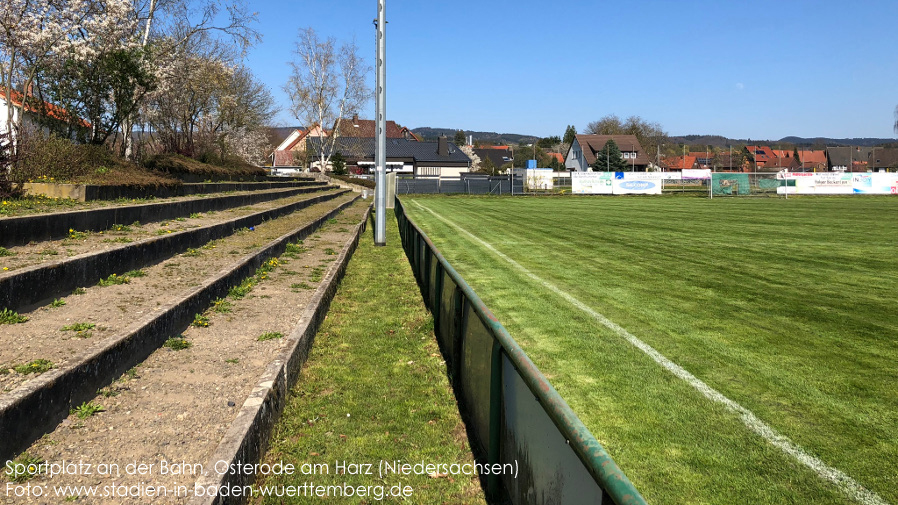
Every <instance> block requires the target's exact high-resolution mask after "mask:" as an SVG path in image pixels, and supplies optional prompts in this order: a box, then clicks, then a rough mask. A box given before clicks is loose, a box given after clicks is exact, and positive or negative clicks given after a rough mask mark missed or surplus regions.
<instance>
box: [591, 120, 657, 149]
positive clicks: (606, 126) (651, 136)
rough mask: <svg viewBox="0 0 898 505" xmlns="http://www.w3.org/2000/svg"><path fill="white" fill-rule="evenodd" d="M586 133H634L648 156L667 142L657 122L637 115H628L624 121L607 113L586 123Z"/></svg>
mask: <svg viewBox="0 0 898 505" xmlns="http://www.w3.org/2000/svg"><path fill="white" fill-rule="evenodd" d="M586 133H589V134H593V135H635V136H636V139H637V140H639V145H641V146H642V149H643V151H645V152H646V154H648V155H649V156H652V153H656V152H658V147H659V146H660V145H661V144H663V143H665V142H667V140H666V139H667V132H665V131H664V129H663V128H662V127H661V125H660V124H659V123H650V122H648V121H646V120H644V119H642V118H641V117H639V116H630V117H628V118H627V119H626V120H625V121H621V119H620V118H619V117H617V116H615V115H614V114H609V115H607V116H605V117H603V118H602V119H599V120H598V121H593V122H591V123H589V124H588V125H586Z"/></svg>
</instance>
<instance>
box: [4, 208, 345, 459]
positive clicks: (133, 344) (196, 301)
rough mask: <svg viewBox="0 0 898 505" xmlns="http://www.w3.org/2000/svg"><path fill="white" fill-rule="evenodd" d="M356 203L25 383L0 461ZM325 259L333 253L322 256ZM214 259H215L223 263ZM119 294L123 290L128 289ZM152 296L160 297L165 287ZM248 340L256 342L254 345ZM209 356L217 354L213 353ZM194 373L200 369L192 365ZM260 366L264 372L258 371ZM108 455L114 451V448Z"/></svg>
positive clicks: (9, 403)
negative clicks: (257, 272)
mask: <svg viewBox="0 0 898 505" xmlns="http://www.w3.org/2000/svg"><path fill="white" fill-rule="evenodd" d="M356 200H357V197H349V196H347V197H344V198H342V199H341V200H339V201H338V202H336V205H329V206H328V209H330V210H329V211H328V210H327V209H323V210H322V212H321V213H318V214H314V215H317V216H318V217H314V218H311V217H306V218H303V224H302V225H300V226H299V227H298V228H293V229H292V230H291V231H289V232H288V233H285V234H283V235H281V236H279V237H277V238H276V239H274V240H271V241H269V242H267V243H265V244H264V245H262V246H259V247H257V248H255V249H254V250H253V251H252V252H251V253H250V254H248V255H246V256H243V257H242V258H239V259H237V260H236V261H235V262H231V263H229V264H228V266H226V267H225V268H221V269H220V270H218V271H217V272H216V273H214V274H213V275H208V276H204V277H203V281H202V282H201V283H200V284H199V285H198V286H196V287H194V288H192V289H187V290H186V292H179V293H177V294H175V295H173V296H172V298H173V299H171V300H170V301H169V302H168V303H166V304H164V305H163V306H160V307H157V308H156V309H153V310H150V311H149V313H148V314H146V315H144V316H143V317H139V318H138V319H137V320H136V321H135V322H134V323H132V324H130V325H129V326H127V327H126V328H125V329H123V330H121V331H120V332H118V333H116V334H114V335H111V336H110V337H108V338H105V339H103V340H101V341H99V342H97V343H96V344H95V345H93V346H92V347H89V348H87V350H85V351H83V352H81V353H80V354H77V355H76V356H73V357H71V358H70V359H68V360H64V363H63V364H62V365H61V366H59V368H56V369H53V370H50V371H49V372H46V373H44V374H42V375H40V376H38V377H36V378H34V379H31V380H29V381H27V382H25V383H23V384H21V385H20V386H18V387H16V388H15V389H14V390H13V391H11V392H10V393H8V394H6V395H3V396H2V397H0V458H2V459H10V458H13V457H15V456H16V455H17V454H18V453H19V452H21V451H22V450H24V449H26V448H27V447H28V446H29V445H30V444H31V443H32V442H33V441H35V440H37V439H38V438H40V437H41V436H42V435H43V434H44V433H46V432H48V431H51V430H53V429H55V427H56V426H57V425H58V424H59V423H60V422H61V421H62V420H63V419H65V418H66V417H67V416H68V415H69V410H70V409H71V408H73V407H75V406H77V405H78V404H79V403H81V402H83V401H86V400H89V399H92V398H94V397H96V395H97V390H98V388H101V387H103V386H105V385H108V384H110V383H111V382H112V381H113V380H115V379H116V378H117V377H119V376H120V375H121V374H122V373H123V372H125V371H126V370H128V369H130V368H131V367H133V366H134V365H136V364H138V363H141V362H143V361H144V360H145V359H146V358H147V357H148V356H150V355H151V354H153V353H154V352H155V351H156V350H157V349H159V347H160V346H161V345H162V343H163V342H164V341H165V340H166V339H167V338H168V337H170V336H173V335H177V334H179V333H180V332H184V330H185V329H186V328H187V327H188V325H189V324H190V323H191V322H192V321H193V320H194V315H195V314H198V313H202V312H204V311H205V310H206V308H207V307H209V306H210V304H211V302H212V301H213V300H215V299H218V298H221V297H224V296H225V295H226V294H227V293H228V291H229V289H231V288H232V287H234V286H237V285H238V284H240V282H241V281H242V280H243V279H245V278H247V277H250V276H252V275H254V274H255V273H256V271H257V269H258V268H259V267H260V266H261V265H263V264H264V263H265V262H266V261H269V260H270V258H275V257H277V256H279V255H281V254H282V253H283V252H284V251H285V250H286V248H287V244H288V243H290V242H293V241H296V240H301V239H304V238H307V237H309V236H310V235H312V234H313V233H314V232H315V231H316V230H317V229H319V228H320V227H321V225H322V224H324V223H326V222H328V221H329V220H332V219H334V218H335V217H336V216H338V214H339V213H340V212H341V211H342V210H344V209H346V208H349V207H350V206H351V205H352V204H353V203H354V202H355V201H356ZM341 202H342V203H341ZM289 219H290V218H289V217H285V218H282V220H289ZM310 219H311V222H310V221H309V220H310ZM290 222H291V223H292V222H294V221H290ZM274 229H278V228H273V230H274ZM337 231H341V230H337ZM342 231H348V230H342ZM223 247H227V246H223ZM327 254H332V253H331V252H328V253H327ZM334 254H335V253H334ZM218 257H219V258H221V257H222V255H219V256H218ZM340 258H343V256H340ZM291 261H295V260H291ZM326 264H328V265H332V266H331V267H330V269H331V270H332V269H333V268H334V266H333V265H336V263H326ZM175 266H176V265H175ZM213 267H214V266H213ZM159 268H162V267H159ZM214 268H217V267H214ZM293 274H295V272H293ZM325 278H327V277H325ZM283 282H288V283H289V278H285V279H284V281H283ZM163 285H164V283H163ZM288 285H289V284H288ZM119 287H122V288H127V286H119ZM147 287H148V285H146V284H145V285H144V288H147ZM100 289H111V288H100ZM153 289H156V290H157V291H158V290H160V289H162V290H163V291H164V287H159V288H153ZM106 293H109V294H106ZM128 293H129V291H128V290H127V289H123V290H121V291H119V292H118V294H116V293H113V292H112V291H108V292H103V293H99V294H98V295H97V296H102V297H106V298H109V300H108V302H107V303H108V304H115V303H118V302H116V301H115V299H120V300H121V299H127V297H128V296H129V295H128ZM110 297H111V298H110ZM263 298H267V297H263ZM272 303H273V302H269V301H267V300H266V301H264V303H263V305H264V307H266V308H267V307H269V306H271V305H272ZM57 310H58V309H57ZM282 318H283V317H282ZM284 319H286V318H284ZM236 320H237V321H238V322H239V323H241V324H242V323H244V321H245V318H244V316H241V317H238V318H237V319H236ZM250 320H252V318H249V319H247V321H250ZM26 324H28V323H26ZM222 324H223V323H222ZM23 326H24V325H23ZM288 331H289V330H288ZM285 334H286V332H285ZM233 336H234V333H233V332H231V333H228V332H225V333H224V334H222V336H221V338H223V339H224V340H222V341H221V342H230V340H233V339H232V338H230V337H233ZM252 340H253V341H254V342H255V339H252ZM222 345H223V344H222ZM213 348H215V347H214V346H213ZM233 352H235V353H238V354H235V355H237V356H239V357H240V358H241V359H246V360H250V359H252V358H253V353H252V352H251V351H249V350H244V351H237V350H235V351H233ZM218 361H224V359H223V358H221V359H219V360H218ZM197 366H198V367H199V366H205V365H204V364H203V363H197ZM262 366H263V368H264V363H263V364H262ZM190 372H191V373H192V372H193V370H192V369H191V370H190ZM256 377H258V375H256ZM254 383H255V381H252V384H254ZM252 384H249V385H248V388H250V389H251V388H252ZM248 390H249V389H247V391H248ZM187 408H189V406H188V407H187ZM179 419H180V418H179ZM111 447H112V450H113V451H114V450H115V446H114V445H112V446H111ZM107 449H108V447H107ZM79 450H80V449H79Z"/></svg>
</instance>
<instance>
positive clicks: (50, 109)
mask: <svg viewBox="0 0 898 505" xmlns="http://www.w3.org/2000/svg"><path fill="white" fill-rule="evenodd" d="M23 96H24V95H23V94H22V93H19V92H18V91H13V92H12V100H7V99H6V90H0V132H8V131H9V130H10V128H9V125H7V124H6V123H7V120H8V118H9V108H10V106H11V107H12V121H13V123H14V124H21V125H23V126H25V127H34V128H43V129H45V130H46V128H44V127H43V126H41V124H40V121H39V120H38V117H37V116H38V115H40V114H44V115H46V116H47V117H50V118H52V119H55V120H57V121H60V122H61V123H67V122H68V121H69V120H70V119H71V118H72V116H71V114H70V113H69V111H67V110H66V109H64V108H62V107H60V106H58V105H55V104H52V103H50V102H42V101H39V100H37V99H36V98H34V97H33V95H30V96H31V99H26V100H25V101H24V102H25V106H24V108H23V107H22V98H23ZM10 102H11V103H10ZM35 104H37V105H38V106H37V107H36V106H35ZM20 111H24V117H23V118H22V121H21V122H20V121H19V113H20ZM76 119H77V121H75V122H76V123H77V124H78V125H80V126H81V127H83V128H87V129H89V128H90V127H91V124H90V122H88V121H85V120H84V119H80V118H76Z"/></svg>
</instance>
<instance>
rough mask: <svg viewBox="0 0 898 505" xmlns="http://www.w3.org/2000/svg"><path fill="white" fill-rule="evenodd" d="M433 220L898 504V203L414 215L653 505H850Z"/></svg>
mask: <svg viewBox="0 0 898 505" xmlns="http://www.w3.org/2000/svg"><path fill="white" fill-rule="evenodd" d="M415 201H417V202H419V203H422V204H424V205H426V206H427V207H428V208H430V209H432V210H434V211H435V212H437V213H438V214H439V215H440V216H442V217H445V218H448V219H450V220H451V221H452V222H453V223H456V224H457V225H459V226H461V227H462V228H464V229H466V230H468V231H470V232H472V233H474V234H475V235H476V236H477V237H479V238H481V239H483V240H485V241H487V242H488V243H489V244H490V245H491V246H492V247H494V248H495V249H497V250H498V251H500V252H502V253H504V254H506V255H508V256H509V257H511V258H512V259H513V260H515V261H517V262H518V263H519V264H521V265H522V266H523V267H524V268H526V269H527V270H528V271H529V272H531V273H532V274H533V275H535V276H537V277H539V278H540V279H542V280H543V281H545V282H546V283H549V284H551V285H553V286H555V287H557V288H558V289H560V290H562V291H564V292H566V293H568V294H570V295H571V296H573V297H574V298H576V299H577V300H579V301H581V302H583V303H584V304H585V305H587V306H589V307H590V308H591V309H593V310H595V311H596V312H599V313H601V314H602V315H604V316H605V317H607V318H608V319H610V320H611V321H613V322H615V323H617V324H618V325H620V326H621V327H623V328H625V329H626V330H627V331H629V332H630V333H631V334H633V335H634V336H635V337H636V338H639V339H641V340H642V341H643V342H645V343H647V344H649V345H651V346H652V347H654V348H655V349H657V350H658V351H659V352H660V353H661V354H663V355H664V356H666V357H667V358H669V359H671V360H672V361H673V362H675V363H677V364H679V365H681V366H683V367H684V368H685V369H686V370H688V371H689V372H691V373H692V374H694V375H695V376H697V377H698V378H699V379H701V380H702V381H704V382H706V383H707V384H709V385H710V386H711V387H713V388H715V389H716V390H717V391H719V392H720V393H722V394H723V395H725V396H726V397H728V398H730V399H731V400H734V401H735V402H737V403H739V404H740V405H742V406H743V407H745V408H747V409H748V410H750V411H751V412H753V413H754V414H756V415H757V416H758V418H760V419H761V420H762V421H763V422H765V423H767V424H768V425H769V426H771V427H772V428H773V429H775V430H777V431H778V432H779V433H781V434H783V435H785V436H787V437H789V438H790V439H791V440H792V441H793V442H795V443H796V444H797V445H798V446H800V447H802V448H804V450H805V451H807V452H808V453H810V454H812V455H814V456H816V457H818V458H820V459H821V460H822V461H823V462H824V463H825V464H827V465H829V466H831V467H834V468H837V469H839V470H841V471H843V472H845V473H846V474H848V475H849V476H850V477H852V478H853V479H855V480H856V481H858V482H859V483H860V484H861V485H863V486H865V487H867V488H868V489H870V490H872V491H873V492H875V493H877V494H879V495H880V496H881V497H882V498H883V499H884V500H885V501H887V502H891V503H896V502H898V466H896V461H898V436H896V433H898V410H896V408H895V405H898V390H895V388H894V387H893V385H894V363H895V362H896V361H898V348H896V347H895V345H894V335H895V334H896V331H898V319H896V316H895V311H894V310H893V308H894V306H895V303H896V298H895V293H896V292H898V274H896V272H898V258H896V256H895V255H894V237H895V236H896V232H898V229H896V228H895V224H894V223H895V222H896V220H898V219H896V218H898V215H896V212H898V207H896V206H895V205H894V204H895V200H894V199H890V198H888V197H885V198H863V197H847V198H805V199H798V198H796V199H792V198H790V199H789V200H788V201H785V200H777V199H766V198H765V199H721V200H720V201H718V200H717V199H715V200H713V201H708V200H706V199H687V198H626V197H624V198H567V199H560V198H547V199H533V198H518V199H508V198H469V197H452V198H445V197H443V198H428V197H417V196H415V197H406V198H404V203H405V207H406V209H407V211H408V212H409V214H410V215H411V217H412V219H413V220H414V221H416V222H417V223H418V224H419V225H421V226H422V227H423V229H424V230H425V232H426V233H428V235H429V236H430V237H431V239H433V240H434V242H435V243H436V245H437V247H439V248H440V250H441V251H442V253H443V254H444V255H445V256H446V258H447V259H448V260H449V261H450V263H452V265H453V266H454V267H455V268H456V269H457V270H458V271H459V273H461V275H462V276H463V277H464V278H465V279H466V280H467V281H468V282H469V284H471V286H472V287H473V288H474V290H475V291H476V292H477V293H478V294H479V295H480V296H481V297H482V298H483V300H484V302H485V303H486V304H487V305H488V306H489V307H490V308H491V309H492V310H493V312H494V313H495V314H496V315H497V317H498V318H499V320H500V321H502V323H503V324H504V325H505V326H506V327H507V328H508V329H509V331H510V332H511V334H512V335H513V336H514V337H515V338H516V339H517V340H518V341H519V343H521V345H522V346H523V348H524V349H525V351H526V352H527V353H528V355H530V357H531V358H532V359H533V361H534V362H535V363H536V364H537V366H539V367H540V369H541V370H542V371H543V372H544V373H545V374H546V375H547V376H548V377H549V379H550V380H551V381H552V383H553V384H554V385H555V386H556V388H557V389H558V391H559V392H560V393H561V395H562V396H563V397H564V398H565V400H567V402H568V403H569V404H570V405H571V407H572V408H573V409H574V411H575V412H576V413H577V414H578V415H579V416H580V417H581V419H582V420H583V421H584V423H585V424H586V425H587V427H589V428H590V430H592V432H593V434H594V435H595V436H596V438H597V439H598V440H599V442H601V443H602V444H603V445H604V446H605V447H606V448H607V449H608V450H609V452H610V453H611V455H612V457H613V458H614V459H615V461H616V462H617V463H618V465H619V466H620V467H621V468H622V469H623V471H624V472H625V473H626V474H627V476H628V477H629V478H630V479H631V480H632V481H633V482H634V484H635V485H636V486H637V488H638V489H639V490H640V492H642V494H643V495H644V496H645V497H646V499H647V500H648V502H649V503H682V502H689V503H721V504H723V503H728V504H729V503H848V502H850V499H849V498H848V497H847V496H846V493H845V492H843V491H842V490H840V489H838V488H837V487H836V486H835V485H833V484H831V483H829V482H828V481H826V480H824V479H823V478H821V477H820V476H818V475H817V474H816V473H814V472H813V471H811V470H810V469H808V468H807V467H805V466H803V465H801V464H800V463H799V462H798V460H796V459H795V458H793V457H792V456H789V455H786V454H785V453H784V452H782V451H781V450H780V449H778V448H776V447H774V446H773V445H772V444H770V443H769V442H767V441H766V440H765V439H764V438H762V437H761V436H759V435H757V434H756V433H755V432H753V431H751V430H750V429H748V428H747V427H746V425H745V424H743V421H742V419H741V418H740V416H739V415H738V414H736V413H733V412H731V411H729V410H727V409H726V408H724V407H723V406H721V405H720V404H718V403H714V402H712V401H710V400H708V399H707V398H706V397H705V396H703V395H702V394H700V393H699V392H698V391H696V390H695V389H693V388H692V387H691V386H689V385H688V384H687V383H686V382H685V381H683V380H681V379H679V378H677V377H675V376H673V375H672V374H671V373H670V372H667V371H666V370H664V369H663V368H661V367H660V366H659V365H657V364H656V363H655V362H654V361H653V360H652V359H651V358H649V357H648V356H646V355H645V354H644V353H643V352H642V351H639V350H638V349H636V348H635V347H634V346H633V345H631V344H630V343H629V342H627V341H626V340H625V339H624V338H622V337H621V336H620V335H618V334H617V333H615V332H614V331H611V330H610V329H608V328H607V327H605V326H603V325H602V324H601V323H600V322H599V321H597V320H596V319H594V318H593V317H591V316H590V315H588V314H587V313H585V312H583V311H581V310H579V309H577V308H576V307H574V306H573V305H572V304H571V303H570V302H568V301H566V300H564V299H563V298H562V297H560V296H559V295H558V294H556V293H555V292H552V291H551V290H550V289H549V288H547V287H546V285H544V284H542V283H541V282H539V281H537V280H535V279H533V278H531V277H529V276H528V275H527V274H525V273H523V272H522V271H520V270H519V269H517V268H516V267H514V266H513V265H511V264H510V263H509V262H507V261H506V260H504V259H502V258H500V257H499V256H497V255H496V254H495V253H494V252H492V251H490V250H488V249H487V248H486V247H485V246H484V245H482V244H480V243H478V242H476V241H474V240H472V239H471V238H470V237H468V236H467V235H465V234H464V233H463V232H460V231H459V230H458V229H456V228H453V227H451V226H449V225H447V224H445V223H443V222H442V221H440V220H439V219H437V218H436V217H435V216H434V215H433V214H431V213H429V212H427V211H426V210H423V209H421V208H419V207H417V206H416V205H415V204H414V202H415ZM874 215H875V216H878V217H877V219H875V220H871V219H869V216H874ZM861 223H862V224H861Z"/></svg>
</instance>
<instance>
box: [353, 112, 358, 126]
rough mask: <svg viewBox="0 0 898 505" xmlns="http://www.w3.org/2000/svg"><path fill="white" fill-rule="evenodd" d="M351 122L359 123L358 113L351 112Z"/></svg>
mask: <svg viewBox="0 0 898 505" xmlns="http://www.w3.org/2000/svg"><path fill="white" fill-rule="evenodd" d="M352 123H353V124H359V115H358V114H353V115H352Z"/></svg>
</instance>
